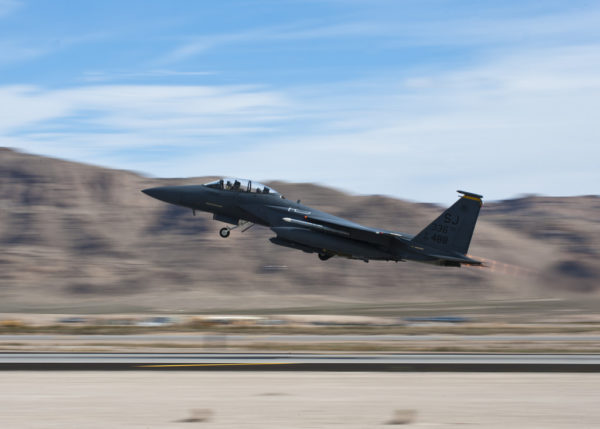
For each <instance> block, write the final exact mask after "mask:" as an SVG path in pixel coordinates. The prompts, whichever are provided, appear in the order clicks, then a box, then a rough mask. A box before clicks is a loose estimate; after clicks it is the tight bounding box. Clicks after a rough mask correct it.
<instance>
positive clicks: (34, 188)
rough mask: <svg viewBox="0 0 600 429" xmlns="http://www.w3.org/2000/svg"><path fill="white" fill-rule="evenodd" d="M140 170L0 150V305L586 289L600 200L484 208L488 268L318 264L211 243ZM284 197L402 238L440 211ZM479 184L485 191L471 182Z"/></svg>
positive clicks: (218, 304)
mask: <svg viewBox="0 0 600 429" xmlns="http://www.w3.org/2000/svg"><path fill="white" fill-rule="evenodd" d="M211 179H212V178H210V177H200V178H194V179H181V180H179V179H170V180H163V179H151V178H147V177H143V176H140V175H137V174H135V173H132V172H128V171H119V170H110V169H105V168H99V167H94V166H90V165H84V164H78V163H73V162H67V161H63V160H58V159H52V158H46V157H40V156H35V155H30V154H24V153H20V152H17V151H13V150H10V149H0V246H1V249H2V250H1V251H0V310H1V311H9V310H32V311H33V310H40V311H59V310H61V309H68V310H70V311H74V310H75V311H78V312H84V311H87V310H89V311H97V310H98V311H112V310H114V311H135V310H148V309H165V310H169V309H172V310H175V309H183V310H190V311H194V310H206V309H211V308H239V309H242V308H269V307H273V308H281V307H285V306H300V305H309V304H310V303H313V304H314V303H315V302H316V303H323V304H326V303H350V304H352V303H365V302H370V303H386V302H400V301H416V300H423V299H437V300H444V299H452V300H459V299H463V298H470V299H473V298H475V299H478V298H482V299H483V298H495V297H498V298H508V297H518V298H524V297H542V298H552V297H563V296H579V297H586V296H590V297H591V296H594V297H596V296H597V295H598V294H599V289H600V282H599V280H600V267H599V264H598V257H599V253H600V198H599V197H598V196H581V197H568V198H567V197H539V196H528V197H523V198H518V199H511V200H506V201H500V202H493V203H487V204H485V205H484V207H483V209H482V211H481V214H480V218H479V222H478V224H477V227H476V230H475V235H474V239H473V241H472V244H471V249H470V254H471V255H473V256H475V257H478V258H483V259H485V260H487V264H488V266H489V268H468V267H463V268H446V267H433V266H428V265H422V264H417V263H390V262H388V263H386V262H377V261H372V262H370V263H368V264H366V263H364V262H361V261H350V260H345V259H339V258H333V259H331V260H329V261H327V262H321V261H319V260H318V258H317V257H316V255H311V254H305V253H302V252H299V251H294V250H291V249H287V248H282V247H278V246H275V245H273V244H271V243H270V242H269V241H268V240H267V239H268V238H269V237H271V236H272V235H273V234H272V232H271V231H270V230H268V229H266V228H261V227H254V228H252V229H250V230H249V231H247V232H245V233H240V232H239V231H234V233H232V236H231V237H230V238H229V239H226V240H224V239H222V238H220V237H219V236H218V234H217V231H218V229H219V228H220V227H221V224H219V223H218V222H214V221H212V220H211V217H210V215H209V214H206V213H198V214H197V216H195V217H194V216H192V213H191V211H189V210H186V209H183V208H178V207H174V206H169V205H167V204H164V203H161V202H159V201H156V200H154V199H151V198H149V197H147V196H146V195H144V194H142V193H141V192H140V190H141V189H144V188H147V187H151V186H159V185H165V184H192V183H204V182H207V181H208V180H211ZM271 185H272V186H274V187H275V188H276V189H277V190H279V191H280V192H282V193H283V194H284V195H286V196H287V197H288V198H290V199H297V198H301V199H302V202H303V203H305V204H307V205H309V206H313V207H316V208H319V209H322V210H324V211H328V212H330V213H333V214H335V215H338V216H342V217H345V218H349V219H351V220H353V221H356V222H359V223H362V224H366V225H373V226H380V227H382V228H388V229H393V230H399V231H405V232H409V233H415V232H417V231H419V230H421V229H422V228H423V227H425V226H426V225H427V224H428V223H429V222H430V221H431V220H433V219H434V218H435V217H436V215H437V214H438V213H439V212H440V211H441V210H442V208H440V207H437V206H434V205H428V204H415V203H410V202H406V201H402V200H398V199H393V198H388V197H383V196H376V195H374V196H350V195H347V194H344V193H342V192H339V191H336V190H333V189H329V188H326V187H322V186H317V185H313V184H296V183H285V182H272V183H271ZM481 191H482V192H483V193H485V190H481Z"/></svg>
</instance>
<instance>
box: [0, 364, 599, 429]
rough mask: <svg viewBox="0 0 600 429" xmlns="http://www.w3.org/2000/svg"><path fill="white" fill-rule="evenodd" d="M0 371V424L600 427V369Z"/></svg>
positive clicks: (229, 426) (51, 425) (62, 425)
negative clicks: (401, 421) (400, 420)
mask: <svg viewBox="0 0 600 429" xmlns="http://www.w3.org/2000/svg"><path fill="white" fill-rule="evenodd" d="M0 375H1V379H2V382H1V386H2V389H1V390H0V427H2V428H13V429H19V428H186V427H210V428H231V429H233V428H241V427H244V428H261V429H268V428H330V427H336V428H373V427H389V425H390V423H391V421H392V420H393V419H394V418H397V417H403V416H404V417H408V418H410V417H411V415H413V417H412V420H413V421H412V423H410V424H408V425H405V426H403V427H432V428H434V427H435V428H464V427H474V428H475V427H476V428H508V427H510V428H520V427H523V428H544V429H553V428H574V427H577V428H593V427H600V408H599V407H598V404H599V403H600V390H598V386H599V385H600V374H519V373H514V374H507V373H505V374H493V373H478V374H460V373H457V374H449V373H311V372H305V373H277V372H269V373H262V372H212V373H211V372H159V371H157V372H3V373H2V374H0ZM397 410H405V412H400V413H399V414H397ZM395 416H396V417H395ZM203 419H204V420H205V421H201V420H203ZM191 420H196V421H191Z"/></svg>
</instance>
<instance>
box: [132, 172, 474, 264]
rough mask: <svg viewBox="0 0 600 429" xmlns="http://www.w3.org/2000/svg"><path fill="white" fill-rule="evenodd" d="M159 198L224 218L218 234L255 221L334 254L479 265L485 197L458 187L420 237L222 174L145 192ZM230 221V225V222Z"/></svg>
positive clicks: (299, 245) (322, 255)
mask: <svg viewBox="0 0 600 429" xmlns="http://www.w3.org/2000/svg"><path fill="white" fill-rule="evenodd" d="M142 192H144V193H145V194H147V195H149V196H151V197H153V198H156V199H158V200H161V201H164V202H167V203H170V204H176V205H178V206H182V207H187V208H189V209H192V210H193V212H194V214H195V213H196V211H197V210H200V211H204V212H209V213H212V214H213V219H214V220H217V221H221V222H225V223H226V224H228V226H225V227H224V228H221V230H220V231H219V235H220V236H221V237H223V238H227V237H229V235H230V233H231V231H232V230H234V229H236V228H240V229H241V230H242V232H244V231H246V230H248V229H249V228H251V227H252V226H253V225H255V224H256V225H262V226H265V227H267V228H270V229H271V230H272V231H273V232H274V233H275V236H274V237H272V238H271V239H270V240H271V242H272V243H273V244H277V245H279V246H284V247H290V248H292V249H298V250H302V251H304V252H307V253H316V254H317V255H318V256H319V259H321V260H322V261H326V260H328V259H330V258H331V257H333V256H337V257H344V258H350V259H358V260H363V261H365V262H369V260H382V261H396V262H398V261H407V260H410V261H417V262H423V263H428V264H434V265H442V266H447V267H460V266H461V265H481V262H480V261H477V260H475V259H472V258H471V257H469V256H467V251H468V249H469V244H470V242H471V237H472V236H473V230H474V228H475V222H476V221H477V216H478V215H479V210H480V208H481V205H482V201H481V200H482V198H483V197H482V196H481V195H477V194H474V193H471V192H465V191H457V192H458V193H460V194H461V197H460V198H459V199H458V201H457V202H456V203H454V204H453V205H452V206H451V207H450V208H448V209H447V210H446V211H444V212H443V213H442V214H441V215H440V216H439V217H438V218H437V219H435V220H434V221H433V222H432V223H430V224H429V225H428V226H427V227H426V228H425V229H423V230H422V231H421V232H419V233H418V234H416V235H411V234H405V233H403V232H396V231H388V230H384V229H379V228H370V227H367V226H363V225H360V224H358V223H354V222H351V221H349V220H346V219H343V218H340V217H337V216H333V215H331V214H329V213H325V212H322V211H319V210H316V209H313V208H311V207H308V206H305V205H302V204H301V203H300V200H298V201H296V202H294V201H291V200H288V199H286V198H285V197H284V196H283V195H281V194H280V193H279V192H277V191H276V190H275V189H273V188H272V187H270V186H267V185H263V184H261V183H257V182H253V181H250V180H245V179H234V178H223V179H220V180H216V181H214V182H210V183H206V184H204V185H187V186H161V187H156V188H149V189H144V190H142ZM229 225H231V226H229Z"/></svg>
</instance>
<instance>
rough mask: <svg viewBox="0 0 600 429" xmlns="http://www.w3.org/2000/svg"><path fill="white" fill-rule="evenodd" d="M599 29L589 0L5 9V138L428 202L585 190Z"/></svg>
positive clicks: (63, 150)
mask: <svg viewBox="0 0 600 429" xmlns="http://www.w3.org/2000/svg"><path fill="white" fill-rule="evenodd" d="M599 22H600V3H599V2H592V1H570V2H564V1H552V0H548V1H527V0H522V1H509V0H506V1H485V2H482V1H449V0H418V1H417V0H415V1H411V0H394V1H392V0H389V1H388V0H385V1H384V0H369V1H367V0H365V1H362V0H346V1H342V0H329V1H326V0H325V1H285V0H278V1H252V0H245V1H223V2H198V1H191V0H190V1H169V2H167V1H150V0H145V1H133V0H128V1H125V2H122V1H119V2H117V1H110V0H105V1H102V2H79V1H56V0H55V1H51V2H49V1H41V0H40V1H19V0H0V146H9V147H14V148H18V149H21V150H24V151H27V152H31V153H38V154H44V155H50V156H56V157H60V158H66V159H71V160H75V161H81V162H86V163H92V164H97V165H102V166H107V167H113V168H121V169H128V170H134V171H138V172H142V173H145V174H148V175H152V176H156V177H190V176H204V175H231V176H240V177H249V178H254V179H256V180H270V179H277V180H285V181H302V182H318V183H322V184H327V185H330V186H333V187H336V188H340V189H343V190H346V191H349V192H352V193H356V194H375V193H377V194H386V195H393V196H396V197H400V198H406V199H412V200H417V201H429V202H440V203H448V202H450V201H452V200H453V199H454V198H455V193H454V191H455V190H456V189H466V190H470V191H473V192H478V193H482V194H484V195H485V197H486V199H488V200H489V199H491V200H497V199H502V198H509V197H514V196H516V195H519V194H526V193H539V194H545V195H581V194H598V193H599V192H598V183H599V182H600V168H598V158H599V155H600V146H599V145H598V143H599V137H600V120H599V119H598V118H599V113H598V112H600V25H598V23H599ZM298 197H302V196H298Z"/></svg>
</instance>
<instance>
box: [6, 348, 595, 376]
mask: <svg viewBox="0 0 600 429" xmlns="http://www.w3.org/2000/svg"><path fill="white" fill-rule="evenodd" d="M131 370H136V371H152V370H154V371H156V370H163V371H164V370H167V371H333V372H344V371H347V372H356V371H369V372H600V355H598V354H562V355H561V354H380V355H365V354H362V355H361V354H303V353H1V354H0V371H131Z"/></svg>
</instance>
